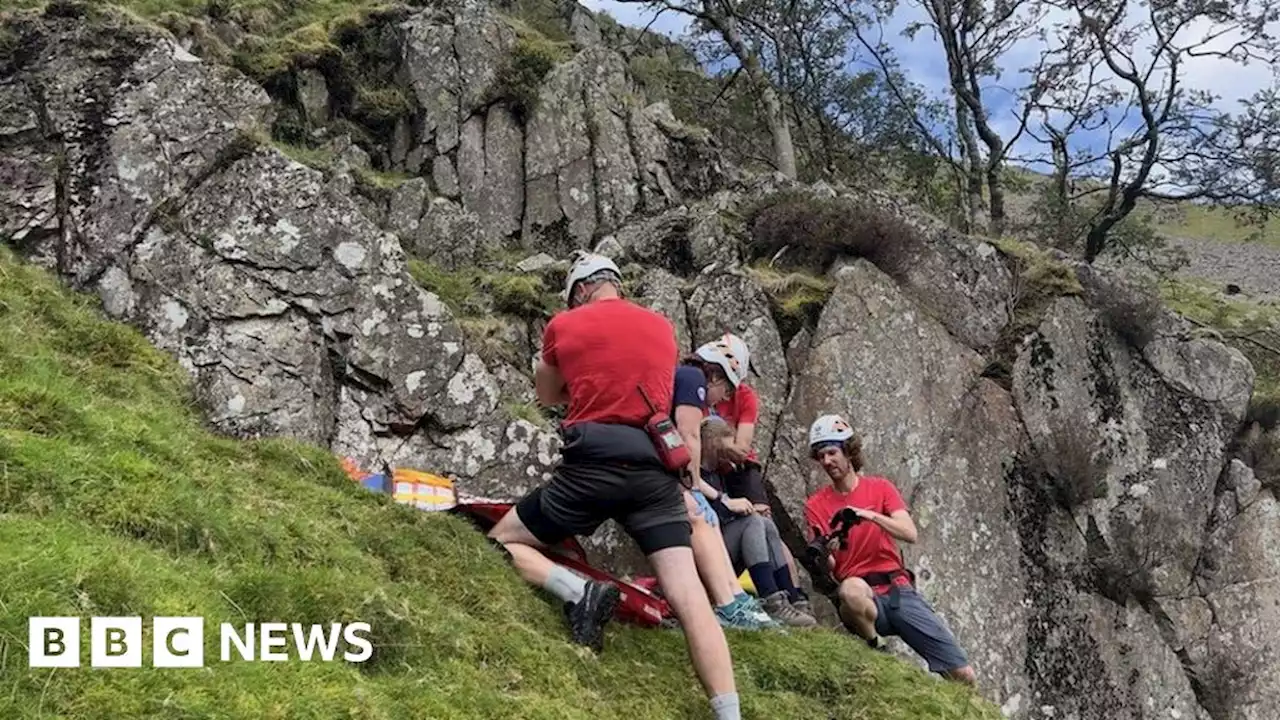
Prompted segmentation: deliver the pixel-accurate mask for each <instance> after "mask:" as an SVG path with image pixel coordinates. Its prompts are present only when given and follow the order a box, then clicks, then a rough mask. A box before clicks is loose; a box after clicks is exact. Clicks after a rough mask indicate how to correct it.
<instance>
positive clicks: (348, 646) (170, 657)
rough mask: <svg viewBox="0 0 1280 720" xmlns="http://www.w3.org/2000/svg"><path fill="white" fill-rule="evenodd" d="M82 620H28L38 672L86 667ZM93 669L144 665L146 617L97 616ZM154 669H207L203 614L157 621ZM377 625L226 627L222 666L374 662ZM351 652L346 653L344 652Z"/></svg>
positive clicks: (221, 631)
mask: <svg viewBox="0 0 1280 720" xmlns="http://www.w3.org/2000/svg"><path fill="white" fill-rule="evenodd" d="M84 624H85V623H82V621H81V618H78V617H32V618H28V619H27V632H28V638H27V640H28V655H29V661H28V665H29V666H30V667H33V668H70V667H80V664H81V641H82V637H81V630H82V629H83V627H82V626H83V625H84ZM87 624H88V626H89V666H90V667H94V668H140V667H142V664H143V657H142V656H143V649H144V646H145V645H146V643H147V642H148V641H147V634H146V633H145V632H144V631H143V624H142V618H140V617H95V618H89V622H88V623H87ZM150 629H151V638H150V646H151V653H150V662H149V664H150V666H151V667H158V668H200V667H204V661H205V652H204V650H205V645H204V641H205V637H204V631H205V622H204V618H200V617H156V618H152V619H151V628H150ZM371 632H372V629H371V628H370V627H369V623H366V622H353V623H321V624H303V623H283V622H265V623H252V622H250V623H245V624H244V625H242V626H236V625H232V624H230V623H221V624H220V625H219V626H218V627H217V634H218V639H219V643H218V646H219V647H220V648H221V654H220V659H221V661H222V662H232V660H233V658H236V657H238V658H239V659H240V660H245V661H251V662H286V661H288V660H290V659H292V658H293V657H297V659H299V660H301V661H302V662H313V661H316V660H318V661H322V662H333V661H334V660H335V658H341V659H342V660H345V661H347V662H351V663H363V662H367V661H368V660H369V658H371V657H372V656H373V643H372V641H371V640H370V639H369V637H368V635H369V633H371ZM344 647H345V651H344V650H343V648H344Z"/></svg>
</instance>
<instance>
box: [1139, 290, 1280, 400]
mask: <svg viewBox="0 0 1280 720" xmlns="http://www.w3.org/2000/svg"><path fill="white" fill-rule="evenodd" d="M1161 295H1162V297H1163V299H1164V301H1165V302H1166V303H1167V304H1168V305H1169V306H1170V307H1172V308H1173V309H1174V310H1176V311H1178V312H1179V313H1181V314H1182V315H1185V316H1186V317H1188V318H1190V319H1192V320H1194V321H1196V322H1198V323H1201V324H1203V325H1206V326H1208V327H1210V328H1213V329H1215V330H1217V331H1219V332H1221V333H1222V334H1223V337H1224V338H1225V339H1226V341H1227V343H1228V344H1230V345H1232V346H1233V347H1235V348H1237V349H1238V350H1240V351H1241V352H1242V353H1244V354H1245V356H1246V357H1247V358H1249V361H1250V362H1251V363H1253V368H1254V370H1255V372H1257V379H1256V380H1255V381H1254V388H1253V394H1254V399H1255V402H1256V403H1259V404H1260V403H1263V402H1272V403H1274V402H1280V355H1277V354H1276V353H1275V352H1272V351H1271V350H1268V349H1266V348H1264V347H1262V346H1260V345H1258V344H1255V343H1253V342H1250V341H1248V340H1246V339H1244V337H1246V336H1247V337H1251V338H1253V339H1254V340H1256V341H1258V342H1260V343H1262V344H1263V345H1265V346H1267V347H1269V348H1280V307H1277V306H1275V305H1264V304H1259V303H1255V302H1252V301H1249V300H1245V299H1234V298H1230V297H1226V296H1223V295H1222V294H1221V293H1220V292H1219V290H1218V288H1217V287H1216V286H1214V285H1212V284H1210V283H1203V282H1196V281H1192V280H1168V281H1166V282H1165V283H1164V284H1163V286H1162V287H1161Z"/></svg>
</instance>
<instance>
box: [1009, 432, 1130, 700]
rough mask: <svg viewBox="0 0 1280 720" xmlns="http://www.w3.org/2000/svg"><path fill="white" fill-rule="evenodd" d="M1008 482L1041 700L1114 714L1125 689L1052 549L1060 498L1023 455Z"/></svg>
mask: <svg viewBox="0 0 1280 720" xmlns="http://www.w3.org/2000/svg"><path fill="white" fill-rule="evenodd" d="M1005 484H1006V488H1007V492H1008V500H1009V505H1010V507H1011V508H1012V509H1013V512H1014V522H1015V528H1016V530H1017V533H1018V538H1019V541H1020V544H1021V547H1022V549H1023V551H1022V553H1021V554H1020V556H1019V559H1020V562H1021V565H1022V570H1023V572H1024V573H1025V575H1026V578H1027V598H1028V599H1029V600H1030V601H1031V606H1030V608H1029V614H1028V620H1027V652H1026V656H1025V658H1024V670H1025V671H1026V673H1027V678H1028V679H1029V680H1030V683H1031V690H1032V692H1033V694H1034V696H1035V697H1036V698H1037V701H1038V702H1039V703H1040V704H1041V705H1052V706H1055V714H1056V715H1057V714H1060V715H1062V716H1064V717H1088V718H1104V717H1113V716H1114V712H1115V710H1116V708H1121V707H1126V706H1127V705H1128V703H1126V702H1125V700H1124V696H1125V694H1124V689H1122V688H1118V687H1116V686H1115V684H1114V683H1113V682H1112V681H1111V679H1110V677H1108V675H1107V673H1106V670H1105V668H1106V665H1105V662H1104V661H1103V659H1102V656H1101V654H1100V649H1099V647H1098V644H1097V640H1096V639H1095V638H1093V637H1092V636H1090V635H1089V634H1088V633H1087V632H1086V631H1085V629H1084V623H1083V617H1081V615H1080V613H1079V612H1078V611H1075V610H1074V609H1073V602H1072V600H1071V598H1073V597H1074V595H1075V589H1074V587H1073V583H1072V582H1071V581H1070V579H1069V577H1068V576H1067V575H1066V574H1065V573H1064V572H1063V569H1062V568H1060V567H1058V565H1057V563H1055V562H1054V561H1053V559H1052V558H1051V557H1050V556H1049V554H1048V541H1049V538H1050V532H1049V523H1050V515H1051V513H1052V512H1053V508H1054V503H1053V500H1052V498H1051V497H1050V496H1049V495H1048V494H1047V492H1046V488H1047V487H1048V482H1047V478H1045V477H1043V474H1042V473H1040V472H1038V471H1037V470H1036V469H1035V466H1034V464H1028V463H1027V462H1026V460H1025V458H1023V457H1021V456H1019V457H1015V459H1014V461H1013V463H1012V464H1011V465H1010V466H1008V468H1007V470H1006V473H1005ZM1046 648H1055V650H1051V651H1046Z"/></svg>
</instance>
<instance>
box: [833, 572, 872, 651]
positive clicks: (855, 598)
mask: <svg viewBox="0 0 1280 720" xmlns="http://www.w3.org/2000/svg"><path fill="white" fill-rule="evenodd" d="M836 592H837V593H838V595H839V598H840V619H841V620H844V621H845V623H846V624H847V625H850V626H852V627H853V628H854V629H855V630H856V631H857V633H858V635H859V636H861V637H862V639H863V640H866V641H867V642H873V641H875V640H876V638H877V637H878V636H877V633H876V614H877V613H876V602H875V594H874V593H872V592H871V586H870V585H867V583H866V582H864V581H863V580H862V578H848V579H847V580H845V581H843V582H841V583H840V588H839V589H838V590H837V591H836Z"/></svg>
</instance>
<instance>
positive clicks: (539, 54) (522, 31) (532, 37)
mask: <svg viewBox="0 0 1280 720" xmlns="http://www.w3.org/2000/svg"><path fill="white" fill-rule="evenodd" d="M572 55H573V51H572V49H570V47H569V45H568V44H567V43H562V42H552V41H551V40H548V39H547V38H546V37H545V36H544V35H542V34H541V33H538V32H537V31H534V30H529V29H526V28H520V27H519V26H517V35H516V44H515V46H514V47H513V48H512V49H511V54H510V55H509V56H507V61H506V63H505V64H504V65H503V66H502V68H501V69H500V70H498V75H497V77H496V78H495V81H494V90H493V93H494V95H495V99H505V100H507V101H508V102H509V103H510V104H511V109H512V111H513V112H514V113H515V115H516V117H517V119H519V120H521V121H522V122H523V121H525V120H527V119H528V117H529V115H530V114H531V113H532V112H533V109H534V107H535V106H536V105H537V103H538V90H539V89H540V88H541V87H542V80H543V78H545V77H546V76H547V73H549V72H551V69H552V68H554V67H555V66H556V65H557V64H559V63H561V62H564V61H565V60H568V59H569V58H570V57H572Z"/></svg>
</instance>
